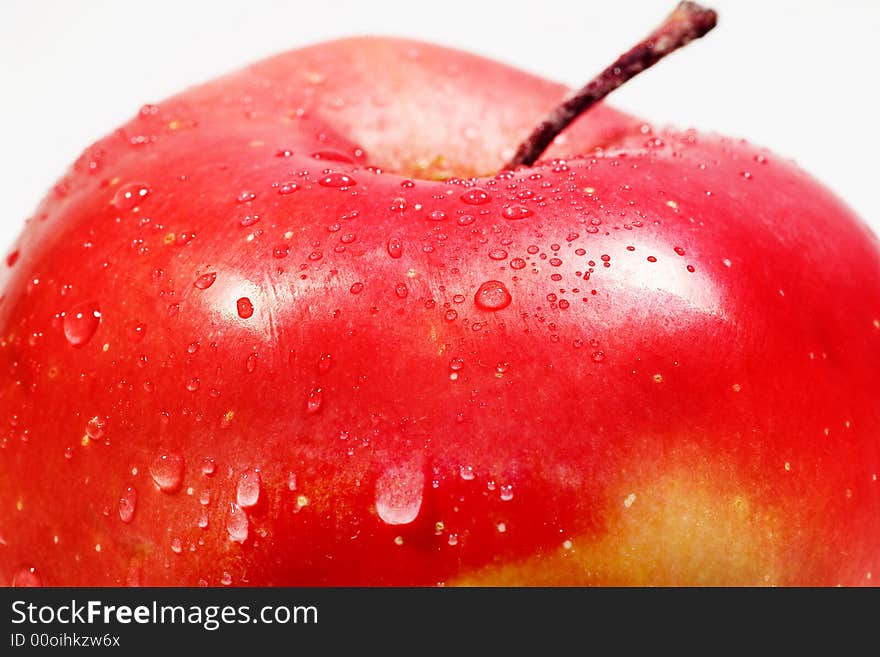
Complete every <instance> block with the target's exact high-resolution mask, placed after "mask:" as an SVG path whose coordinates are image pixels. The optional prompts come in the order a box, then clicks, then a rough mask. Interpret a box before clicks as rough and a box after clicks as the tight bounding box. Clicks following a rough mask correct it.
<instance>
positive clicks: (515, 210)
mask: <svg viewBox="0 0 880 657" xmlns="http://www.w3.org/2000/svg"><path fill="white" fill-rule="evenodd" d="M501 216H502V217H504V218H505V219H507V220H508V221H518V220H519V219H525V218H526V217H531V216H532V211H531V210H529V209H528V208H527V207H526V206H524V205H510V206H508V207H506V208H504V209H503V210H502V211H501Z"/></svg>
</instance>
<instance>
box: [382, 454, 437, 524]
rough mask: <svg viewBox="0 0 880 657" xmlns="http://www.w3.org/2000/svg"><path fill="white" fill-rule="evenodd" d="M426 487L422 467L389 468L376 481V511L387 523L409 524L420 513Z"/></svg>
mask: <svg viewBox="0 0 880 657" xmlns="http://www.w3.org/2000/svg"><path fill="white" fill-rule="evenodd" d="M424 489H425V473H424V472H423V471H422V470H421V468H417V467H393V468H389V469H388V470H386V471H385V472H383V473H382V474H381V475H380V476H379V478H378V480H377V481H376V513H377V514H378V515H379V518H380V519H381V520H382V521H383V522H384V523H386V524H389V525H407V524H409V523H411V522H413V521H414V520H415V519H416V518H417V517H418V515H419V511H420V510H421V508H422V497H423V495H424Z"/></svg>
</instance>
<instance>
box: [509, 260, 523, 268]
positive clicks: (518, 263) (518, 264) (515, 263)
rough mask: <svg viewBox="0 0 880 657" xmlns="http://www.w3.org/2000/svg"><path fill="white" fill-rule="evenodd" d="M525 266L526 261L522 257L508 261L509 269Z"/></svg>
mask: <svg viewBox="0 0 880 657" xmlns="http://www.w3.org/2000/svg"><path fill="white" fill-rule="evenodd" d="M525 266H526V261H525V260H523V259H522V258H514V259H513V260H511V261H510V268H511V269H523V268H525Z"/></svg>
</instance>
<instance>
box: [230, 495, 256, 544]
mask: <svg viewBox="0 0 880 657" xmlns="http://www.w3.org/2000/svg"><path fill="white" fill-rule="evenodd" d="M249 529H250V521H249V520H248V517H247V513H245V511H244V509H242V508H241V507H240V506H239V505H238V504H235V503H234V502H230V503H229V512H228V513H227V515H226V533H227V534H229V538H230V539H232V540H233V541H235V542H236V543H244V542H245V541H246V540H247V537H248V530H249Z"/></svg>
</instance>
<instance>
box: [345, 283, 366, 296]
mask: <svg viewBox="0 0 880 657" xmlns="http://www.w3.org/2000/svg"><path fill="white" fill-rule="evenodd" d="M348 291H349V292H351V293H352V294H360V293H361V292H363V291H364V284H363V283H360V282H358V283H352V284H351V287H350V288H348Z"/></svg>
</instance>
